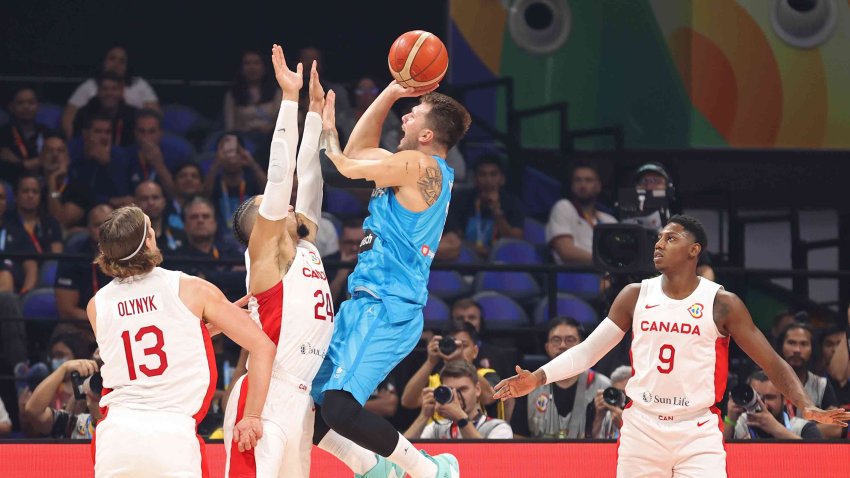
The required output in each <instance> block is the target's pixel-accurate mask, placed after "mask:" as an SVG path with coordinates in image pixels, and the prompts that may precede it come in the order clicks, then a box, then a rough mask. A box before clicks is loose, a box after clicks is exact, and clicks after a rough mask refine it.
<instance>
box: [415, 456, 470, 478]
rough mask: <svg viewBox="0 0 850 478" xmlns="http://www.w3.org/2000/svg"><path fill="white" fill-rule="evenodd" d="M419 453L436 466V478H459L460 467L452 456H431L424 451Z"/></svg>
mask: <svg viewBox="0 0 850 478" xmlns="http://www.w3.org/2000/svg"><path fill="white" fill-rule="evenodd" d="M420 451H421V452H422V454H423V455H425V457H426V458H428V459H429V460H431V461H433V462H434V463H435V464H436V465H437V478H460V465H459V464H458V462H457V458H455V456H454V455H452V454H451V453H440V454H439V455H436V456H431V455H429V454H427V453H425V450H420Z"/></svg>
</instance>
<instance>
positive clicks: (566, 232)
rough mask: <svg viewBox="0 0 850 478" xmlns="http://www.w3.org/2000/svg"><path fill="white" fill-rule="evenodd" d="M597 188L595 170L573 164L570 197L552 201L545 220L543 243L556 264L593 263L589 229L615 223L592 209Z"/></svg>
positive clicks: (596, 196) (597, 191)
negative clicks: (547, 220)
mask: <svg viewBox="0 0 850 478" xmlns="http://www.w3.org/2000/svg"><path fill="white" fill-rule="evenodd" d="M601 191H602V181H601V179H600V178H599V171H597V170H596V168H595V167H593V166H592V165H591V164H589V163H584V162H579V163H577V164H576V165H575V166H574V167H573V173H572V176H571V180H570V192H571V196H572V199H561V200H560V201H558V202H556V203H555V206H553V207H552V212H551V213H550V214H549V222H547V223H546V243H547V244H549V247H550V248H551V249H552V256H553V257H554V259H555V262H556V263H558V264H571V265H590V264H593V228H594V227H596V225H597V224H610V223H615V222H617V220H616V219H615V218H614V216H612V215H610V214H607V213H604V212H602V211H599V210H597V209H596V200H597V198H598V197H599V193H600V192H601Z"/></svg>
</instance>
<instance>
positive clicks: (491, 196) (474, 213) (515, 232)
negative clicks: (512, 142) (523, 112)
mask: <svg viewBox="0 0 850 478" xmlns="http://www.w3.org/2000/svg"><path fill="white" fill-rule="evenodd" d="M474 178H475V179H474V181H475V187H474V189H472V190H470V191H465V192H459V193H458V194H457V197H456V198H452V207H451V208H450V209H449V216H448V218H447V219H446V228H445V232H444V233H443V237H442V238H441V240H440V248H439V249H438V250H437V254H438V257H440V258H441V259H447V260H451V259H454V258H457V254H458V253H459V252H460V241H463V242H466V243H468V244H470V246H472V247H473V248H474V249H475V251H476V252H477V253H478V255H479V256H481V257H487V256H488V255H489V254H490V249H491V248H492V246H493V243H494V242H495V241H497V240H499V239H502V238H512V239H522V227H523V223H524V221H525V213H524V212H523V207H522V202H521V201H520V199H519V198H517V197H516V196H514V195H513V194H511V193H509V192H507V191H505V190H504V185H505V171H504V166H503V164H502V160H501V159H500V158H499V157H498V156H491V155H485V156H480V157H479V158H478V160H477V161H476V162H475V177H474ZM444 248H445V252H443V251H444Z"/></svg>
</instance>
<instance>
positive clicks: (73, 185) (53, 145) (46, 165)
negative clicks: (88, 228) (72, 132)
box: [41, 135, 92, 230]
mask: <svg viewBox="0 0 850 478" xmlns="http://www.w3.org/2000/svg"><path fill="white" fill-rule="evenodd" d="M70 163H71V158H70V156H68V147H67V146H66V145H65V140H64V139H62V137H61V136H57V135H47V136H45V139H44V149H42V150H41V165H42V173H43V175H44V188H43V194H44V197H45V198H46V200H47V211H48V212H49V213H50V215H51V216H53V217H55V218H56V219H57V220H58V221H59V224H61V225H62V227H63V228H64V229H66V230H69V229H75V228H82V227H83V226H84V225H85V224H84V221H83V218H84V217H85V214H86V212H87V211H88V210H89V209H91V207H92V204H91V199H89V196H90V191H87V190H86V188H85V186H83V184H81V183H80V182H79V181H72V180H71V176H70V175H69V174H68V166H69V165H70Z"/></svg>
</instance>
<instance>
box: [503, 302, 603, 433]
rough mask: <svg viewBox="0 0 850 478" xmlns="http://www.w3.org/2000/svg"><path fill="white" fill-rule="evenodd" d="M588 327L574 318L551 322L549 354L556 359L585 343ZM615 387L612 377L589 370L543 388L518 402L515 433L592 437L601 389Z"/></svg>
mask: <svg viewBox="0 0 850 478" xmlns="http://www.w3.org/2000/svg"><path fill="white" fill-rule="evenodd" d="M584 337H585V332H584V327H583V326H582V325H581V324H580V323H579V322H578V321H576V320H575V319H573V318H571V317H556V318H554V319H552V320H550V321H549V331H548V333H547V338H546V345H545V346H544V348H545V350H546V355H548V356H549V359H553V358H555V357H557V356H558V355H561V354H562V353H564V352H565V351H567V350H569V349H571V348H572V347H575V346H576V345H578V344H579V343H581V341H582V340H584ZM610 386H611V381H610V380H609V379H608V377H606V376H604V375H602V374H600V373H596V372H594V371H593V370H587V371H585V372H582V373H581V374H579V375H576V376H575V377H572V378H568V379H566V380H562V381H560V382H554V383H550V384H547V385H543V386H540V387H538V388H536V389H534V390H533V391H532V392H531V393H529V394H528V396H527V397H521V398H519V399H517V403H516V409H515V410H514V414H513V416H512V417H511V426H512V427H513V429H514V433H516V434H517V435H521V436H528V437H535V438H591V437H593V421H594V420H595V419H596V407H595V406H594V399H595V398H596V392H597V390H605V389H606V388H608V387H610Z"/></svg>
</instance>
